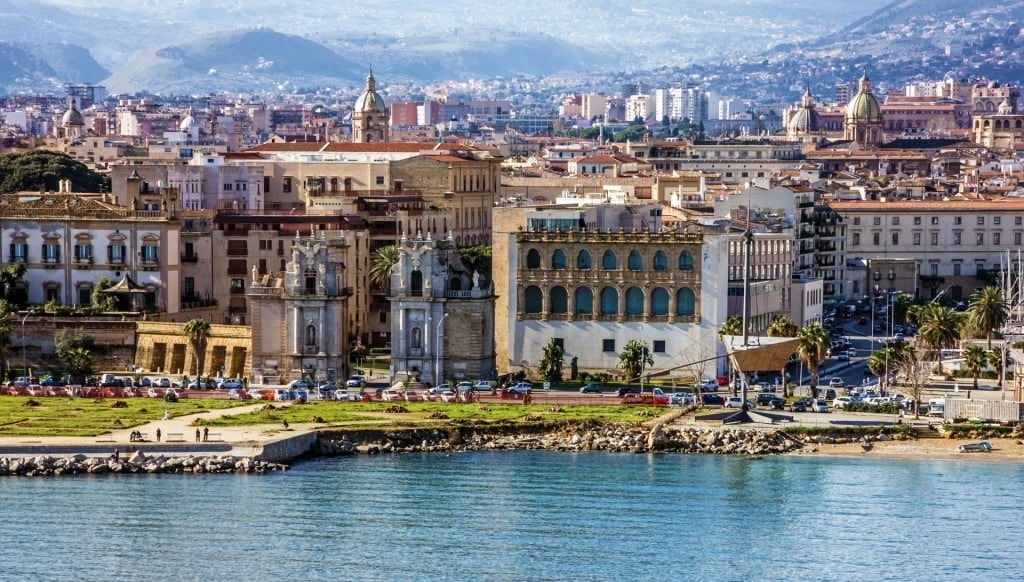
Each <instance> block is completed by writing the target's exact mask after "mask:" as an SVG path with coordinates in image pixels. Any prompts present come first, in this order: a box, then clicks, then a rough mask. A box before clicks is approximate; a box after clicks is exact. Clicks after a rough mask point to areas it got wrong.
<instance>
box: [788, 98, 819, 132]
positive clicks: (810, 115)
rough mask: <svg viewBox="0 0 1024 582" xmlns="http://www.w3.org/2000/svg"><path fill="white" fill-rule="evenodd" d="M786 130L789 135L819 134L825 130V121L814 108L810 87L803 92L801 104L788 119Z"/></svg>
mask: <svg viewBox="0 0 1024 582" xmlns="http://www.w3.org/2000/svg"><path fill="white" fill-rule="evenodd" d="M786 129H787V130H788V131H789V133H790V134H791V135H800V134H814V133H821V132H822V131H824V130H825V121H824V120H823V119H822V118H821V114H820V113H818V110H817V109H815V107H814V97H813V96H812V95H811V89H810V87H808V88H807V90H806V91H805V92H804V97H803V103H802V105H801V107H800V109H798V110H797V111H796V113H794V114H793V117H792V118H790V120H789V125H787V126H786Z"/></svg>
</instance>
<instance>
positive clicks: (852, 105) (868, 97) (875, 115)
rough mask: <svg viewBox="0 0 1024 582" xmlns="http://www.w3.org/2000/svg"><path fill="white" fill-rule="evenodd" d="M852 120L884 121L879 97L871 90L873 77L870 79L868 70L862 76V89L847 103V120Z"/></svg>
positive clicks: (848, 121)
mask: <svg viewBox="0 0 1024 582" xmlns="http://www.w3.org/2000/svg"><path fill="white" fill-rule="evenodd" d="M851 121H862V122H863V121H867V122H878V123H881V121H882V107H881V106H880V105H879V104H878V99H875V95H874V93H872V92H871V79H868V74H867V72H865V73H864V76H863V77H861V78H860V90H859V91H857V94H856V95H854V96H853V98H852V99H850V102H849V103H848V104H847V105H846V122H847V123H850V122H851Z"/></svg>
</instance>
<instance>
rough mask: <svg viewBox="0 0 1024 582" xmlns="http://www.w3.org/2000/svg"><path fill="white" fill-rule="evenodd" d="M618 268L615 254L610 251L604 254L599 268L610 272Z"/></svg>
mask: <svg viewBox="0 0 1024 582" xmlns="http://www.w3.org/2000/svg"><path fill="white" fill-rule="evenodd" d="M618 266H619V260H618V259H617V258H616V257H615V253H614V252H613V251H611V250H607V251H605V252H604V256H603V257H601V268H602V269H604V270H605V271H611V270H612V269H615V268H617V267H618Z"/></svg>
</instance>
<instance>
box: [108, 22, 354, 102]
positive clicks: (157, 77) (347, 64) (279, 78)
mask: <svg viewBox="0 0 1024 582" xmlns="http://www.w3.org/2000/svg"><path fill="white" fill-rule="evenodd" d="M365 74H366V66H365V65H362V64H357V63H355V62H353V61H351V60H350V59H347V58H344V57H342V56H340V55H338V54H337V53H335V52H334V51H332V50H330V49H328V48H327V47H324V46H323V45H321V44H318V43H315V42H312V41H309V40H306V39H304V38H300V37H297V36H291V35H286V34H281V33H279V32H274V31H272V30H268V29H256V30H246V31H232V32H225V33H215V34H206V35H202V36H199V37H196V38H194V39H192V40H189V41H186V42H183V43H179V44H170V45H165V46H160V47H153V48H148V49H144V50H141V51H138V52H137V53H135V54H134V55H132V56H131V58H130V59H129V60H128V63H127V64H125V65H124V66H123V67H121V68H120V69H118V70H117V71H115V72H114V73H113V74H112V75H111V76H110V77H109V78H107V79H106V80H104V81H103V85H105V86H106V87H107V90H108V91H110V92H111V93H128V92H136V91H140V90H146V91H152V92H155V93H174V92H183V93H188V92H191V91H193V90H194V89H195V88H196V87H202V88H203V89H204V90H205V91H240V92H260V91H277V90H280V88H281V87H282V86H287V85H289V84H293V83H298V82H301V83H303V84H304V85H305V86H318V85H323V84H326V85H337V84H338V82H339V79H346V80H350V81H351V80H354V79H359V78H361V77H362V76H365Z"/></svg>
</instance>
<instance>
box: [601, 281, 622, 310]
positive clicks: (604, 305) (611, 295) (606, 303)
mask: <svg viewBox="0 0 1024 582" xmlns="http://www.w3.org/2000/svg"><path fill="white" fill-rule="evenodd" d="M618 313H619V292H618V291H616V290H615V288H614V287H605V288H604V289H601V315H617V314H618Z"/></svg>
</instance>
